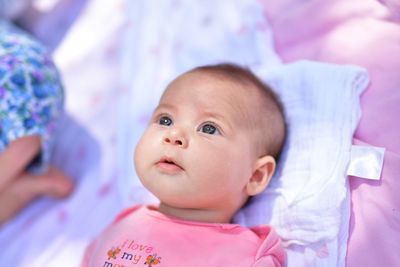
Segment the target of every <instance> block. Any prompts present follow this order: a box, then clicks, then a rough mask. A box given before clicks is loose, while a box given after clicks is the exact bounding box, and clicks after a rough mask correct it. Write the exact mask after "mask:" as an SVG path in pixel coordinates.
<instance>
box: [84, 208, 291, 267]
mask: <svg viewBox="0 0 400 267" xmlns="http://www.w3.org/2000/svg"><path fill="white" fill-rule="evenodd" d="M284 259H285V252H284V250H283V248H282V246H281V243H280V239H279V237H278V236H277V234H276V233H275V232H274V231H273V230H272V229H271V228H270V227H268V226H262V227H256V228H251V229H249V228H245V227H242V226H240V225H237V224H213V223H200V222H192V221H185V220H180V219H176V218H171V217H168V216H166V215H164V214H162V213H160V212H158V211H157V208H155V207H152V206H136V207H133V208H131V209H129V210H127V211H125V212H123V213H122V214H121V215H120V216H119V217H118V218H117V220H116V222H115V223H114V224H112V225H111V226H109V227H108V228H107V229H106V230H105V231H104V232H103V233H102V234H101V235H100V236H99V237H98V238H96V240H95V241H94V242H92V244H91V245H90V246H89V247H88V249H87V251H86V254H85V258H84V260H83V263H82V267H86V266H96V267H99V266H101V267H116V266H120V267H121V266H145V267H151V266H156V267H163V266H166V267H179V266H188V267H225V266H226V267H246V266H248V267H250V266H252V267H254V266H259V267H268V266H282V265H283V262H284Z"/></svg>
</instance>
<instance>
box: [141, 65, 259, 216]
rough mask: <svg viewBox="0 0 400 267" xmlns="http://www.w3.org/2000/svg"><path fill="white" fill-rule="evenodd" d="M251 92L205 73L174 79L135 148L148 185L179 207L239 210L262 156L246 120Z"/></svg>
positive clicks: (171, 204) (156, 193) (190, 74)
mask: <svg viewBox="0 0 400 267" xmlns="http://www.w3.org/2000/svg"><path fill="white" fill-rule="evenodd" d="M235 87H236V88H235ZM246 96H247V94H246V91H245V90H244V89H243V88H237V85H235V84H234V83H232V82H229V81H221V80H217V79H215V78H213V77H210V76H209V75H206V74H204V73H198V72H194V73H189V74H185V75H183V76H181V77H180V78H178V79H177V80H175V81H174V82H173V83H172V84H171V85H170V86H169V87H168V88H167V90H166V92H165V93H164V95H163V96H162V98H161V100H160V103H159V105H158V107H157V108H156V109H155V111H154V114H153V116H152V119H151V121H150V124H149V126H148V127H147V129H146V131H145V133H144V135H143V136H142V138H141V139H140V141H139V144H138V145H137V147H136V151H135V165H136V171H137V173H138V175H139V177H140V179H141V181H142V183H143V185H144V186H145V187H146V188H147V189H149V190H150V191H151V192H152V193H153V194H154V195H155V196H156V197H158V198H159V199H160V201H161V202H163V203H165V204H167V205H169V206H173V207H175V208H192V209H223V210H230V211H232V212H235V211H236V210H237V209H238V208H239V207H240V206H241V205H242V204H243V202H244V201H245V200H246V199H247V194H246V191H245V186H246V183H247V182H248V180H249V178H250V177H251V174H252V169H253V164H254V162H255V161H256V159H257V155H256V152H255V148H254V140H253V139H254V138H253V137H252V136H251V134H250V130H249V129H247V128H248V127H246V125H247V124H246V123H245V120H246V117H247V113H246V112H245V109H248V110H249V107H247V105H250V103H248V102H247V101H248V100H246V99H247V98H246Z"/></svg>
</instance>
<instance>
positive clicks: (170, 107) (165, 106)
mask: <svg viewBox="0 0 400 267" xmlns="http://www.w3.org/2000/svg"><path fill="white" fill-rule="evenodd" d="M159 110H172V111H176V110H177V108H176V107H175V106H174V105H171V104H168V103H161V104H159V105H158V106H157V107H156V108H155V109H154V112H157V111H159Z"/></svg>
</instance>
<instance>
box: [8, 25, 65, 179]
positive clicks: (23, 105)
mask: <svg viewBox="0 0 400 267" xmlns="http://www.w3.org/2000/svg"><path fill="white" fill-rule="evenodd" d="M62 108H63V88H62V83H61V80H60V77H59V74H58V72H57V69H56V68H55V66H54V64H53V62H52V60H51V59H50V57H49V55H48V54H47V52H46V51H45V49H44V47H43V46H42V45H40V44H39V43H38V42H36V41H34V40H33V38H31V37H29V36H28V35H25V34H22V33H17V32H12V31H9V30H7V29H0V152H1V151H3V150H4V149H6V148H7V146H8V145H9V143H10V142H11V141H13V140H15V139H17V138H20V137H23V136H28V135H40V136H41V139H42V150H41V153H40V157H39V159H36V161H35V162H36V165H37V166H34V167H35V168H34V169H36V170H42V171H43V169H45V168H46V164H47V162H48V160H49V157H50V150H51V143H52V142H51V141H52V138H53V136H54V129H55V123H56V118H57V117H58V116H59V115H60V113H61V112H62Z"/></svg>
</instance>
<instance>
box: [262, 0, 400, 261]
mask: <svg viewBox="0 0 400 267" xmlns="http://www.w3.org/2000/svg"><path fill="white" fill-rule="evenodd" d="M396 2H398V1H395V0H386V1H381V2H379V1H375V0H331V1H323V0H320V1H317V0H315V1H299V0H281V1H266V0H265V1H263V4H264V6H265V13H266V16H267V17H268V19H269V21H270V23H271V24H272V27H273V30H274V37H275V46H276V49H277V51H278V53H279V55H280V56H281V57H282V59H283V60H284V62H291V61H294V60H298V59H310V60H317V61H324V62H331V63H338V64H357V65H360V66H363V67H365V68H367V69H368V70H369V72H370V76H371V84H370V86H369V88H368V89H367V91H366V92H365V93H364V95H363V96H362V99H361V105H362V112H363V115H362V119H361V122H360V124H359V126H358V129H357V131H356V134H355V135H354V143H355V144H364V145H372V146H381V147H385V148H386V154H385V161H384V167H383V172H382V177H381V179H380V181H370V180H365V179H360V178H357V177H350V186H351V193H352V216H351V222H350V238H349V241H348V252H347V260H346V262H347V264H346V265H347V266H350V267H353V266H354V267H355V266H400V254H399V253H398V252H399V251H400V242H399V240H400V194H399V193H398V191H399V189H400V179H399V178H400V140H399V137H400V123H399V122H400V119H399V117H398V116H399V114H400V90H399V89H400V88H399V87H400V75H399V74H400V73H399V70H400V17H399V16H400V4H397V5H396ZM396 14H397V17H396ZM338 108H340V107H338Z"/></svg>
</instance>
